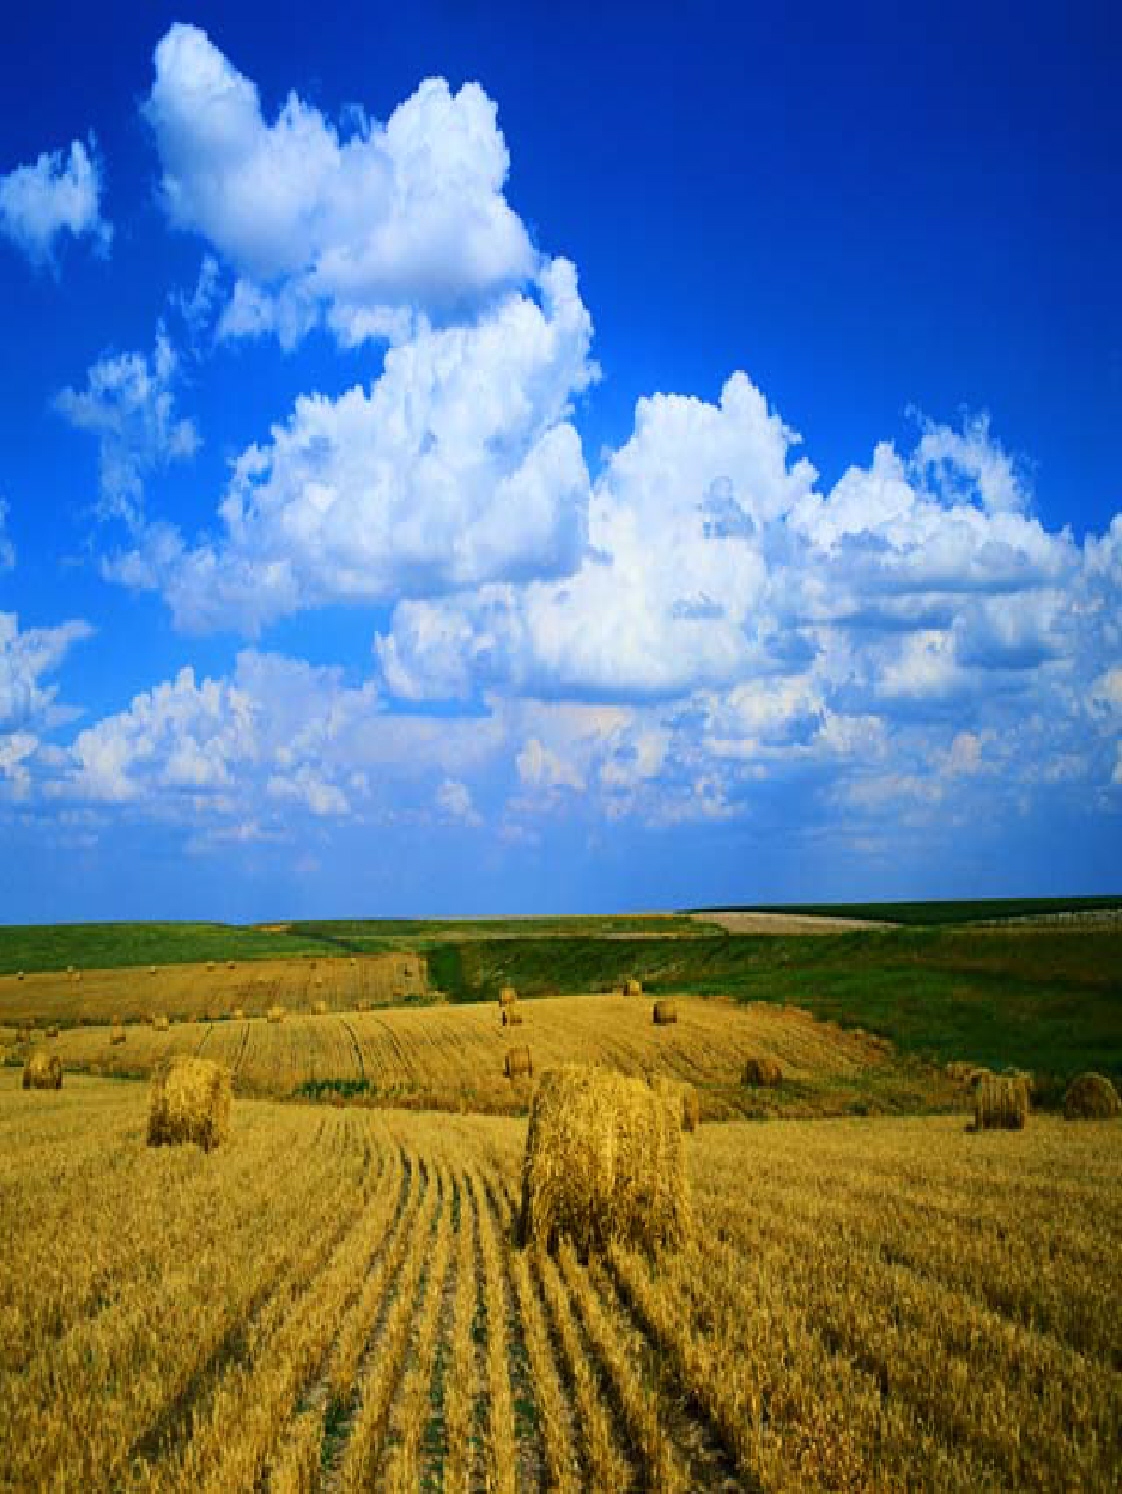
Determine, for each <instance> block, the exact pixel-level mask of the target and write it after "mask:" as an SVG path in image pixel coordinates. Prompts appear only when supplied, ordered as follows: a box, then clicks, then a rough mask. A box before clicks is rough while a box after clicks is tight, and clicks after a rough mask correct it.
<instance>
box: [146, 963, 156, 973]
mask: <svg viewBox="0 0 1122 1494" xmlns="http://www.w3.org/2000/svg"><path fill="white" fill-rule="evenodd" d="M155 973H156V967H155V965H149V966H148V974H149V975H155Z"/></svg>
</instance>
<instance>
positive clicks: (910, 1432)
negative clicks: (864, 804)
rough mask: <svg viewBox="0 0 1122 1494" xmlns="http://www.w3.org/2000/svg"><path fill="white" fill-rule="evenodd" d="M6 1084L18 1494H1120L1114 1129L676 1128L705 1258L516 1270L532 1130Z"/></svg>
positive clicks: (924, 1123) (899, 1123)
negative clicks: (726, 1492)
mask: <svg viewBox="0 0 1122 1494" xmlns="http://www.w3.org/2000/svg"><path fill="white" fill-rule="evenodd" d="M18 1086H19V1075H18V1073H17V1072H15V1071H12V1070H7V1071H3V1072H2V1073H0V1219H2V1222H3V1236H4V1249H3V1252H2V1254H0V1428H2V1429H3V1435H2V1437H0V1479H2V1481H3V1484H4V1486H5V1487H8V1488H13V1489H15V1488H18V1489H24V1488H35V1487H59V1488H82V1489H99V1488H136V1489H169V1490H170V1489H175V1490H198V1489H213V1490H223V1491H228V1490H239V1489H246V1490H249V1489H269V1490H272V1491H283V1490H309V1489H313V1488H321V1489H329V1490H330V1489H339V1490H350V1489H360V1488H379V1489H381V1488H386V1489H417V1488H422V1487H423V1488H440V1487H443V1488H445V1489H450V1490H451V1489H456V1490H460V1489H484V1488H490V1489H493V1490H514V1489H538V1488H545V1487H548V1488H558V1489H577V1488H595V1489H627V1488H636V1489H639V1488H659V1489H683V1490H684V1489H697V1488H745V1489H759V1488H763V1489H768V1490H780V1489H782V1490H791V1491H795V1490H810V1489H818V1488H823V1489H825V1488H830V1489H903V1488H924V1489H957V1490H964V1491H966V1490H969V1491H977V1490H987V1489H1013V1488H1016V1489H1023V1488H1028V1489H1057V1490H1059V1489H1064V1490H1067V1489H1104V1490H1106V1489H1113V1488H1116V1487H1118V1481H1119V1478H1120V1477H1122V1454H1120V1446H1119V1437H1120V1428H1122V1316H1120V1313H1119V1306H1118V1291H1117V1289H1118V1282H1119V1280H1122V1186H1120V1184H1122V1149H1120V1147H1119V1144H1118V1143H1119V1136H1120V1134H1122V1132H1120V1129H1119V1126H1118V1124H1117V1123H1109V1122H1107V1123H1087V1124H1082V1125H1079V1124H1068V1123H1065V1122H1063V1121H1061V1120H1053V1119H1044V1118H1040V1117H1036V1118H1034V1119H1033V1120H1032V1121H1031V1122H1030V1125H1029V1128H1028V1130H1027V1131H1025V1132H1020V1133H1004V1134H998V1133H993V1134H988V1133H987V1134H983V1135H971V1134H968V1133H967V1132H966V1130H965V1126H964V1121H963V1118H962V1117H960V1116H956V1117H938V1118H928V1119H882V1118H878V1119H847V1120H835V1121H808V1122H801V1121H783V1122H777V1123H768V1124H758V1123H757V1124H752V1123H732V1124H725V1125H712V1126H704V1127H702V1129H701V1130H700V1131H699V1132H698V1133H696V1134H695V1135H694V1136H692V1137H688V1138H686V1144H687V1148H688V1166H689V1172H690V1175H691V1179H692V1190H693V1198H694V1213H695V1216H696V1235H695V1237H694V1239H693V1240H692V1241H691V1243H690V1244H689V1245H688V1246H687V1247H686V1248H685V1249H684V1250H682V1251H680V1252H678V1253H673V1254H671V1253H665V1254H663V1255H662V1256H660V1257H656V1258H655V1259H649V1258H648V1257H646V1256H644V1255H640V1254H636V1253H632V1252H630V1251H627V1250H623V1249H620V1248H613V1249H610V1250H609V1251H608V1252H607V1253H606V1254H605V1255H604V1256H603V1257H597V1256H593V1257H592V1258H591V1259H590V1260H589V1261H588V1262H586V1263H582V1262H580V1261H578V1260H577V1259H576V1258H575V1257H574V1256H573V1255H572V1254H571V1253H570V1252H568V1251H567V1250H566V1249H565V1248H564V1247H562V1249H561V1250H560V1252H559V1255H558V1257H557V1259H556V1260H554V1259H552V1258H550V1257H547V1256H544V1255H542V1254H540V1253H538V1252H536V1251H534V1250H526V1251H524V1250H522V1249H521V1248H519V1247H517V1246H516V1245H515V1244H514V1243H512V1237H511V1229H510V1226H511V1220H512V1216H513V1214H514V1212H515V1209H516V1205H517V1198H518V1189H519V1168H520V1162H521V1157H522V1151H523V1146H524V1141H525V1133H526V1126H525V1122H524V1121H522V1120H518V1119H508V1118H490V1117H483V1116H458V1115H447V1114H445V1115H431V1114H411V1113H405V1112H398V1111H392V1110H365V1109H355V1108H343V1109H335V1108H332V1107H326V1106H325V1107H316V1106H300V1105H291V1104H287V1105H285V1104H278V1103H275V1102H270V1101H247V1100H244V1099H243V1100H239V1101H238V1102H237V1103H236V1104H235V1110H234V1120H233V1131H232V1135H231V1137H230V1140H229V1142H228V1143H227V1144H226V1145H224V1146H223V1147H220V1148H219V1149H218V1150H217V1151H215V1152H213V1153H211V1154H210V1155H205V1154H203V1153H202V1152H200V1151H199V1150H198V1149H197V1148H195V1147H191V1146H186V1147H178V1148H161V1149H150V1148H148V1147H147V1146H146V1145H145V1123H146V1103H147V1087H146V1086H145V1085H139V1084H128V1083H120V1082H110V1081H106V1080H97V1079H90V1078H86V1077H82V1076H74V1075H68V1076H67V1078H66V1082H65V1085H64V1087H63V1089H62V1090H61V1091H60V1092H50V1093H30V1094H28V1093H24V1092H23V1091H21V1090H20V1089H19V1087H18Z"/></svg>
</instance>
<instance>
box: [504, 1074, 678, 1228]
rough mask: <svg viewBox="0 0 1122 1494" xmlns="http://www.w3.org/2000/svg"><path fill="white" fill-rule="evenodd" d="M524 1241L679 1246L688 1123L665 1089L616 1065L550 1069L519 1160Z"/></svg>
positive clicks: (544, 1075)
mask: <svg viewBox="0 0 1122 1494" xmlns="http://www.w3.org/2000/svg"><path fill="white" fill-rule="evenodd" d="M520 1227H521V1234H522V1239H523V1241H524V1242H528V1241H531V1240H534V1241H537V1242H539V1243H540V1244H542V1245H544V1246H545V1247H546V1249H549V1250H552V1249H553V1248H554V1247H555V1246H556V1244H557V1242H558V1240H560V1239H562V1238H567V1239H570V1240H572V1242H573V1244H574V1246H575V1247H576V1249H577V1251H578V1252H579V1253H580V1254H581V1255H584V1256H586V1255H587V1254H588V1251H589V1250H590V1249H594V1248H597V1249H602V1248H604V1247H605V1246H606V1245H608V1244H609V1243H610V1242H611V1241H613V1240H619V1241H622V1242H624V1243H626V1244H629V1245H638V1246H641V1247H644V1248H646V1249H652V1248H654V1247H655V1246H658V1245H668V1246H677V1245H680V1244H681V1243H682V1241H683V1240H684V1239H685V1238H686V1237H687V1235H688V1234H689V1233H690V1232H691V1230H692V1210H691V1205H690V1192H689V1179H688V1176H687V1173H686V1162H685V1149H684V1147H683V1145H682V1128H681V1124H680V1121H679V1115H678V1111H677V1109H676V1107H675V1106H674V1105H673V1104H672V1103H671V1101H670V1100H669V1098H668V1097H666V1096H664V1095H662V1094H660V1093H659V1092H658V1091H657V1090H655V1089H652V1088H650V1087H648V1085H646V1084H645V1083H644V1082H643V1080H642V1079H629V1078H627V1077H625V1076H624V1075H623V1074H619V1073H616V1072H614V1071H613V1070H609V1069H599V1068H587V1067H584V1066H581V1065H578V1064H568V1065H566V1066H565V1067H563V1068H560V1069H551V1070H550V1071H549V1072H547V1073H546V1074H543V1076H542V1079H541V1083H540V1084H539V1085H538V1089H537V1093H536V1094H535V1096H534V1104H533V1109H532V1110H531V1112H530V1128H529V1132H528V1135H527V1138H526V1154H525V1158H524V1160H523V1164H522V1210H521V1219H520Z"/></svg>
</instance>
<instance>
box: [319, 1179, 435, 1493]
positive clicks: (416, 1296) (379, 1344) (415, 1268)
mask: <svg viewBox="0 0 1122 1494" xmlns="http://www.w3.org/2000/svg"><path fill="white" fill-rule="evenodd" d="M422 1168H423V1163H422ZM443 1204H444V1182H443V1180H442V1178H441V1177H440V1175H439V1174H437V1176H436V1178H435V1180H434V1181H433V1182H432V1183H431V1184H430V1185H429V1187H428V1189H427V1198H426V1203H425V1206H424V1213H423V1217H422V1220H421V1223H420V1228H419V1229H418V1230H417V1231H416V1232H415V1234H414V1240H413V1243H414V1248H413V1249H412V1250H411V1251H410V1252H409V1253H408V1254H407V1256H406V1258H405V1263H404V1267H403V1269H402V1271H401V1273H400V1275H399V1277H398V1278H397V1294H396V1297H395V1300H394V1302H393V1305H392V1306H391V1307H390V1309H389V1312H388V1313H387V1314H386V1318H385V1322H384V1324H383V1325H382V1329H381V1332H380V1334H379V1335H378V1338H377V1340H376V1342H375V1344H374V1345H372V1347H371V1349H370V1350H369V1351H368V1353H367V1355H366V1359H365V1362H364V1369H365V1374H364V1376H363V1379H362V1383H361V1386H360V1397H361V1399H360V1402H359V1406H358V1410H357V1412H356V1414H355V1418H354V1421H353V1423H352V1425H351V1427H350V1434H349V1436H348V1438H347V1442H346V1445H345V1448H344V1449H343V1455H342V1459H341V1463H340V1466H339V1469H338V1473H337V1476H336V1477H335V1478H333V1479H331V1480H330V1481H329V1483H328V1487H329V1488H338V1489H341V1490H346V1491H348V1494H350V1491H357V1490H362V1489H368V1488H370V1487H371V1486H372V1484H373V1482H374V1476H375V1473H376V1471H377V1468H378V1464H379V1461H380V1459H381V1455H382V1450H383V1445H384V1440H385V1436H386V1432H387V1430H388V1426H389V1416H390V1410H391V1407H392V1405H393V1400H394V1396H395V1393H396V1391H397V1387H398V1384H399V1381H400V1379H401V1375H402V1370H403V1367H404V1362H405V1356H406V1352H407V1350H408V1347H409V1341H410V1332H411V1328H412V1323H413V1319H414V1317H415V1315H416V1313H417V1311H418V1308H419V1306H420V1302H421V1301H422V1300H423V1297H422V1292H423V1287H422V1274H423V1271H424V1266H425V1263H426V1261H427V1260H428V1258H429V1253H430V1250H431V1249H432V1245H433V1242H434V1239H435V1237H436V1234H437V1231H438V1228H439V1221H440V1216H441V1210H442V1207H443Z"/></svg>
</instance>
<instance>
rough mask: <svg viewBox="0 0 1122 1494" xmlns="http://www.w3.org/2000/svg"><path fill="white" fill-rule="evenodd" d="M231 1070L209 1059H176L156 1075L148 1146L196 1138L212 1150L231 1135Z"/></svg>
mask: <svg viewBox="0 0 1122 1494" xmlns="http://www.w3.org/2000/svg"><path fill="white" fill-rule="evenodd" d="M230 1103H231V1089H230V1071H229V1069H228V1068H226V1067H225V1066H224V1065H223V1064H220V1063H214V1062H213V1061H212V1060H211V1059H209V1058H187V1057H182V1056H181V1057H179V1058H173V1059H172V1060H171V1062H170V1063H168V1064H167V1065H165V1066H162V1067H160V1068H159V1069H157V1070H156V1072H155V1073H154V1074H153V1075H152V1088H151V1091H150V1093H149V1101H148V1145H149V1146H165V1145H171V1146H175V1145H178V1144H179V1143H180V1142H184V1141H193V1142H195V1143H197V1145H199V1146H201V1147H202V1149H203V1151H205V1152H209V1151H210V1150H211V1149H212V1148H213V1147H216V1146H218V1144H219V1143H220V1142H222V1141H225V1139H226V1137H227V1136H228V1135H229V1134H230Z"/></svg>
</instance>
